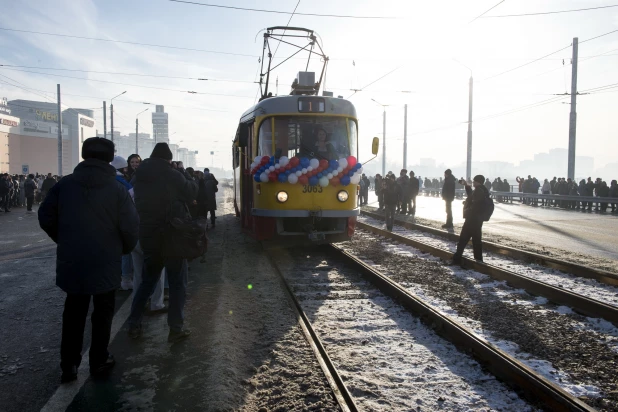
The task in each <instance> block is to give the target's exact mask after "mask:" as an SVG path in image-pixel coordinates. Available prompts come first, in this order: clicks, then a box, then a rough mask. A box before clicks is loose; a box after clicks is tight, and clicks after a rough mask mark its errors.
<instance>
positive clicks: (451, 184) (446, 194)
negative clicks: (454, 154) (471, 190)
mask: <svg viewBox="0 0 618 412" xmlns="http://www.w3.org/2000/svg"><path fill="white" fill-rule="evenodd" d="M483 187H485V186H483ZM485 190H487V189H485ZM442 199H444V200H446V201H449V202H452V201H453V200H454V199H455V176H453V175H449V176H447V177H446V178H445V179H444V186H443V187H442Z"/></svg>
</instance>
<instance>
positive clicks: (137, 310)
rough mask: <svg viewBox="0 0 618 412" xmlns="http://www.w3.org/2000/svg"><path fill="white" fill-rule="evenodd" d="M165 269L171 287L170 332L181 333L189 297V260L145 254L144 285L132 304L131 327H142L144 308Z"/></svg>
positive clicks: (168, 314) (142, 284) (141, 285)
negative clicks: (187, 291) (187, 292)
mask: <svg viewBox="0 0 618 412" xmlns="http://www.w3.org/2000/svg"><path fill="white" fill-rule="evenodd" d="M163 268H165V270H166V272H167V280H168V282H169V285H170V295H169V296H170V297H169V311H168V313H167V324H168V325H169V327H170V330H173V331H179V330H181V329H182V326H183V324H184V318H185V316H184V308H185V300H186V297H187V294H186V290H187V275H188V270H187V260H186V259H165V258H163V257H162V256H161V255H160V254H158V253H157V254H154V253H149V252H144V271H143V272H142V283H141V284H140V285H139V288H138V289H137V292H135V297H134V298H133V303H132V304H131V315H130V316H129V325H131V326H133V327H140V326H141V324H142V316H143V313H144V306H145V305H146V302H147V301H148V299H149V298H150V296H151V295H152V293H153V292H154V290H155V288H156V286H157V283H158V282H159V279H160V278H161V271H162V270H163Z"/></svg>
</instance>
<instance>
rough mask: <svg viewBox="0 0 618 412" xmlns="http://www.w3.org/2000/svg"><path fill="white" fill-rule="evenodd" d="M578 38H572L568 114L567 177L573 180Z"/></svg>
mask: <svg viewBox="0 0 618 412" xmlns="http://www.w3.org/2000/svg"><path fill="white" fill-rule="evenodd" d="M578 42H579V40H578V38H577V37H574V38H573V61H572V62H571V66H572V69H571V70H572V72H571V113H570V114H569V163H568V171H567V177H569V178H571V179H575V137H576V132H577V48H578Z"/></svg>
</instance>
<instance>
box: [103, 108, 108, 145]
mask: <svg viewBox="0 0 618 412" xmlns="http://www.w3.org/2000/svg"><path fill="white" fill-rule="evenodd" d="M106 106H107V102H105V101H103V138H104V139H107V114H106V109H107V107H106Z"/></svg>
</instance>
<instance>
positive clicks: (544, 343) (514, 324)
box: [342, 231, 618, 410]
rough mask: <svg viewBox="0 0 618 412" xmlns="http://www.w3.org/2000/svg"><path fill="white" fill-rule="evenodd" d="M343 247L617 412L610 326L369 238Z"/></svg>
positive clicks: (616, 336)
mask: <svg viewBox="0 0 618 412" xmlns="http://www.w3.org/2000/svg"><path fill="white" fill-rule="evenodd" d="M342 245H343V246H344V247H345V248H346V250H348V251H350V252H352V253H354V254H355V255H357V256H359V257H360V258H361V259H363V260H365V261H366V262H367V263H369V264H372V265H374V266H375V267H376V268H378V269H379V270H381V271H382V272H383V273H385V274H387V275H389V276H390V277H391V278H392V279H393V280H395V281H396V282H398V283H400V284H401V285H402V286H404V287H406V288H407V289H408V290H410V291H411V292H412V293H414V294H415V295H417V296H419V297H420V298H421V299H423V300H425V301H426V302H428V303H429V304H431V305H432V306H433V307H434V308H436V309H438V310H440V311H441V312H443V313H445V314H447V315H449V316H451V317H452V318H454V319H456V320H457V321H459V322H460V323H461V324H463V325H465V326H467V327H468V328H470V329H472V330H473V331H474V332H475V333H476V334H477V335H479V336H480V337H482V338H484V339H486V340H487V341H488V342H490V343H492V344H494V345H496V346H498V347H500V348H502V349H504V350H505V351H506V352H508V353H510V354H511V355H513V356H515V357H516V358H518V359H519V360H521V361H522V362H524V363H526V364H528V365H529V366H531V367H532V368H533V369H535V370H536V371H537V372H538V373H541V374H543V375H544V376H546V377H547V378H548V379H550V380H551V381H553V382H555V383H556V384H558V385H560V386H562V387H563V388H565V389H566V390H567V391H569V392H570V393H572V394H573V395H575V396H579V397H583V399H585V400H586V402H588V403H589V404H591V405H592V406H594V407H597V408H600V409H603V410H618V402H617V396H616V395H617V393H616V385H615V382H614V377H615V371H614V368H613V367H612V366H611V365H613V364H615V363H618V351H617V350H616V349H617V345H618V330H617V329H616V328H615V327H614V326H613V325H611V324H609V323H608V322H605V321H602V320H598V319H589V318H585V317H582V316H580V315H576V314H574V313H572V312H571V311H570V310H569V309H568V308H564V307H556V306H554V305H550V304H548V303H547V301H546V300H545V299H543V298H535V297H533V296H530V295H528V294H527V293H525V292H524V291H522V290H518V289H514V288H510V287H508V286H507V285H505V283H504V282H496V281H493V280H492V279H490V278H489V277H488V276H486V275H483V274H480V273H477V272H474V271H472V270H463V269H461V268H459V267H452V266H444V265H443V264H442V262H440V260H439V259H437V258H434V257H431V256H429V255H427V254H423V253H421V252H420V251H418V250H416V249H414V248H411V247H408V246H405V245H399V244H396V243H394V242H392V241H390V240H386V239H383V238H380V237H377V236H374V235H373V234H369V233H366V232H364V231H358V232H357V234H356V236H355V238H354V240H353V241H351V242H347V243H343V244H342Z"/></svg>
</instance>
